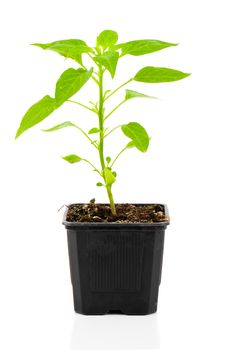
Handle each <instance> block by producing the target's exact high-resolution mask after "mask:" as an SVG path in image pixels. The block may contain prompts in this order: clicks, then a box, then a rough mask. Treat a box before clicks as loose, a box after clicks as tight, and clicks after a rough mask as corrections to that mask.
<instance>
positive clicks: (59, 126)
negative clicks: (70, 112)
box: [42, 122, 76, 132]
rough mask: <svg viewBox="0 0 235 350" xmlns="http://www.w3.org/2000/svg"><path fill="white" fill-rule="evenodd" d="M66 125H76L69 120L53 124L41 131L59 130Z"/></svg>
mask: <svg viewBox="0 0 235 350" xmlns="http://www.w3.org/2000/svg"><path fill="white" fill-rule="evenodd" d="M68 126H75V127H76V125H75V124H73V123H71V122H64V123H61V124H57V125H55V126H53V127H52V128H49V129H43V130H42V131H45V132H50V131H56V130H60V129H63V128H67V127H68Z"/></svg>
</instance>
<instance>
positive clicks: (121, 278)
mask: <svg viewBox="0 0 235 350" xmlns="http://www.w3.org/2000/svg"><path fill="white" fill-rule="evenodd" d="M164 209H165V214H166V215H168V212H167V207H166V206H164ZM66 215H67V211H66V212H65V215H64V220H63V224H64V225H65V227H66V229H67V237H68V248H69V262H70V272H71V281H72V286H73V297H74V309H75V311H76V312H78V313H81V314H85V315H102V314H106V313H109V312H110V313H111V312H112V313H124V314H127V315H147V314H151V313H153V312H156V310H157V300H158V288H159V285H160V282H161V271H162V258H163V248H164V234H165V229H166V226H167V225H168V224H169V222H157V223H152V224H145V223H140V224H120V223H105V224H104V223H75V222H68V221H66Z"/></svg>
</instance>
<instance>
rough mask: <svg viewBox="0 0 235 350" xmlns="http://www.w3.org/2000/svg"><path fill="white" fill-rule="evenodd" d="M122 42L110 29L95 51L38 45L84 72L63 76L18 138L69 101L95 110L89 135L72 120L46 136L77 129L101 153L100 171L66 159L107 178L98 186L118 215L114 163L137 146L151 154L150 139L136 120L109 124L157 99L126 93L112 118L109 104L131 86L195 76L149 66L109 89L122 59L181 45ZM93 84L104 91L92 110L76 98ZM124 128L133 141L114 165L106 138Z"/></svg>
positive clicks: (66, 44) (63, 43) (75, 43)
mask: <svg viewBox="0 0 235 350" xmlns="http://www.w3.org/2000/svg"><path fill="white" fill-rule="evenodd" d="M117 41H118V34H117V33H116V32H115V31H112V30H104V31H103V32H102V33H100V34H99V35H98V37H97V40H96V46H95V47H89V46H88V45H87V44H86V43H85V42H84V41H83V40H80V39H69V40H59V41H54V42H51V43H48V44H33V45H34V46H38V47H40V48H42V49H44V50H51V51H55V52H57V53H58V54H60V55H62V56H64V57H66V58H70V59H72V60H74V61H75V62H76V63H77V64H78V65H79V67H78V68H77V69H74V68H69V69H67V70H66V71H65V72H63V73H62V75H61V76H60V78H59V79H58V81H57V83H56V88H55V96H54V97H51V96H49V95H46V96H44V97H43V98H42V99H41V100H39V101H38V102H37V103H35V104H34V105H32V106H31V107H30V108H29V110H28V111H27V112H26V114H25V115H24V117H23V118H22V121H21V124H20V126H19V128H18V130H17V133H16V138H18V137H19V136H20V135H21V134H22V133H23V132H25V131H26V130H28V129H29V128H31V127H33V126H34V125H36V124H38V123H40V122H41V121H43V120H44V119H45V118H47V117H48V116H49V115H50V114H52V113H53V112H54V111H55V110H57V109H58V108H59V107H60V106H62V105H63V104H64V103H65V102H70V103H75V104H77V105H79V106H80V107H83V108H85V109H87V110H89V111H90V112H91V113H95V114H96V115H97V117H98V118H97V119H98V123H97V126H96V127H94V128H92V129H91V130H89V131H88V132H86V131H84V130H83V129H82V128H80V127H79V126H77V125H76V124H74V123H71V122H70V121H65V122H63V123H61V124H58V125H56V126H53V127H51V128H49V129H46V130H43V131H45V132H51V131H56V130H59V129H62V128H65V127H74V128H77V129H78V130H79V131H80V132H81V133H82V134H83V135H84V136H85V137H86V138H87V139H88V141H89V142H90V143H91V145H92V147H94V148H95V149H96V150H97V152H98V155H99V161H100V167H99V168H98V167H97V166H95V165H94V164H92V163H91V162H90V161H89V160H88V159H86V158H83V157H81V156H78V155H76V154H69V155H67V156H64V157H62V158H63V159H64V160H66V161H67V162H69V163H77V162H80V161H84V162H86V163H88V164H89V165H90V166H91V167H92V168H93V170H94V171H96V172H97V173H98V174H99V176H100V177H101V178H102V182H98V183H97V186H104V187H105V188H106V191H107V195H108V198H109V203H110V207H111V211H112V214H113V215H115V214H116V210H115V203H114V199H113V193H112V186H113V184H114V182H115V180H116V172H115V171H114V168H113V167H114V164H115V163H116V161H117V159H118V158H119V157H120V155H121V154H122V153H123V152H124V151H126V150H127V149H129V148H132V147H135V148H137V149H138V150H139V151H141V152H146V151H147V149H148V146H149V136H148V134H147V132H146V130H145V129H144V127H143V126H142V125H140V124H139V123H137V122H133V121H132V122H130V123H128V124H124V125H118V126H116V127H114V128H112V129H109V128H108V127H107V125H106V123H107V119H108V118H109V117H110V116H111V115H112V114H113V113H114V112H115V111H116V110H117V109H118V108H119V107H120V106H121V105H123V104H124V103H125V102H126V101H128V100H130V99H132V98H137V97H147V98H152V96H147V95H145V94H143V93H140V92H137V91H133V90H126V91H125V97H124V99H123V100H122V101H121V102H120V103H119V104H118V105H117V106H114V107H113V109H112V110H111V111H110V112H109V113H107V114H106V113H105V103H106V101H107V100H108V99H110V98H111V97H112V96H113V95H114V94H115V93H116V92H117V91H119V90H120V89H122V88H123V87H124V86H126V85H127V84H129V83H131V82H141V83H163V82H173V81H177V80H180V79H183V78H186V77H187V76H188V75H189V74H188V73H183V72H181V71H178V70H175V69H170V68H162V67H154V66H147V67H144V68H142V69H140V70H139V71H138V72H137V73H136V74H135V75H134V76H133V77H130V79H128V80H127V81H125V82H124V83H123V84H121V85H120V86H118V87H117V88H116V89H114V90H113V91H110V90H106V89H105V88H104V76H105V74H106V72H108V73H109V74H110V75H111V77H112V78H114V76H115V72H116V67H117V63H118V60H119V59H121V58H122V57H124V56H126V55H131V56H141V55H145V54H150V53H153V52H156V51H159V50H162V49H165V48H168V47H171V46H176V45H177V44H172V43H167V42H163V41H159V40H134V41H129V42H125V43H121V44H117ZM83 55H87V56H88V57H89V58H90V60H91V62H92V67H91V68H90V67H89V68H87V67H86V66H85V64H84V63H83V60H82V58H83ZM88 80H92V81H93V82H94V84H96V85H97V86H98V102H97V103H95V102H90V105H86V104H84V103H81V102H78V101H74V100H71V97H72V96H73V95H75V94H76V93H77V92H78V91H79V90H80V89H81V88H82V87H83V86H84V85H85V84H86V83H87V82H88ZM118 128H119V129H121V130H122V132H123V133H124V135H125V136H127V137H128V138H129V142H128V143H127V144H126V145H125V147H124V148H122V149H121V150H120V151H119V152H117V155H116V156H115V157H114V159H113V160H112V159H111V158H110V157H109V156H105V152H104V151H105V147H104V145H105V140H106V138H107V137H108V136H109V135H110V134H112V132H113V131H114V130H116V129H118ZM93 134H97V135H98V139H97V140H94V139H93V136H92V135H93Z"/></svg>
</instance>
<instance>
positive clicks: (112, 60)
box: [94, 51, 119, 78]
mask: <svg viewBox="0 0 235 350" xmlns="http://www.w3.org/2000/svg"><path fill="white" fill-rule="evenodd" d="M118 58H119V54H118V52H117V51H108V52H104V53H103V55H98V56H96V57H95V58H94V61H95V62H97V63H98V64H101V65H102V66H104V67H105V68H106V69H107V70H108V71H109V73H110V74H111V77H112V78H114V75H115V72H116V67H117V62H118Z"/></svg>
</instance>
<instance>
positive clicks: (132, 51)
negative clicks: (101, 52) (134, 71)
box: [115, 40, 177, 56]
mask: <svg viewBox="0 0 235 350" xmlns="http://www.w3.org/2000/svg"><path fill="white" fill-rule="evenodd" d="M176 45H177V44H171V43H167V42H164V41H160V40H133V41H128V42H127V43H123V44H118V45H116V46H115V48H116V49H121V50H122V56H124V55H133V56H141V55H146V54H148V53H152V52H155V51H159V50H162V49H166V48H167V47H171V46H176Z"/></svg>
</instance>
